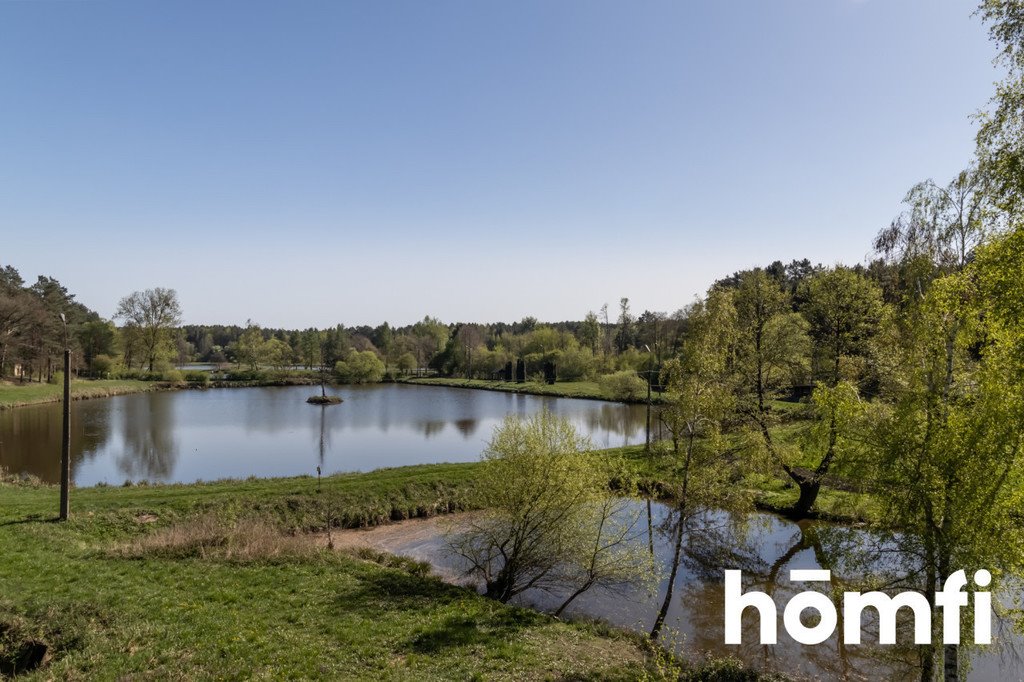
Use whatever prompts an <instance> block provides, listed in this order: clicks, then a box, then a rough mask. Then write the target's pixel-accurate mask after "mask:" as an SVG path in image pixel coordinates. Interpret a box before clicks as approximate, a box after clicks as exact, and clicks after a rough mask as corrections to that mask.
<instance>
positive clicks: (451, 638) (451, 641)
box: [409, 608, 543, 654]
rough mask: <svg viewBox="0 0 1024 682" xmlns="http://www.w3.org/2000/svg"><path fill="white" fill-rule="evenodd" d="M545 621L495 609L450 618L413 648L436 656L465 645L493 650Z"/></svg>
mask: <svg viewBox="0 0 1024 682" xmlns="http://www.w3.org/2000/svg"><path fill="white" fill-rule="evenodd" d="M542 622H543V616H541V615H540V614H536V613H532V612H530V611H526V610H523V609H515V608H509V609H499V610H493V611H491V612H490V613H487V614H481V616H479V617H476V618H470V617H468V616H450V617H449V618H446V619H445V620H444V621H443V622H442V623H441V624H439V625H437V626H436V627H431V628H425V629H423V630H422V631H420V632H419V633H418V634H417V635H416V636H415V637H413V638H412V640H411V641H410V643H409V647H410V649H412V650H413V651H414V652H416V653H418V654H436V653H439V652H441V651H443V650H444V649H448V648H450V647H462V646H472V647H477V646H484V647H486V648H488V649H492V648H496V647H499V646H503V645H506V644H508V643H509V641H510V640H512V639H513V638H514V636H515V635H517V634H518V633H519V631H521V630H523V629H524V628H528V627H532V626H534V625H539V624H541V623H542Z"/></svg>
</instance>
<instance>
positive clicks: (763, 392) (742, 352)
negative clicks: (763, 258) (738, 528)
mask: <svg viewBox="0 0 1024 682" xmlns="http://www.w3.org/2000/svg"><path fill="white" fill-rule="evenodd" d="M733 302H734V305H735V307H736V316H737V328H738V330H739V333H738V334H737V336H736V359H735V367H736V371H737V375H738V377H737V378H738V380H737V384H736V396H737V405H736V407H737V411H738V413H739V416H740V417H741V418H743V419H744V421H746V423H747V424H748V426H749V427H750V428H751V430H752V431H753V433H752V435H753V437H754V443H755V444H756V445H757V446H758V449H759V450H760V451H761V452H763V453H764V454H765V455H767V456H768V458H769V459H770V460H771V461H773V462H774V463H775V464H776V465H777V466H778V467H780V468H781V469H782V470H783V471H784V472H785V474H786V475H787V476H788V477H789V478H790V479H792V481H793V482H794V483H796V484H797V485H798V486H799V487H800V496H801V500H802V502H801V501H798V502H797V504H796V505H795V507H794V509H793V512H794V515H797V514H799V513H800V511H799V510H800V509H801V508H803V507H804V506H805V504H806V502H807V500H808V499H813V498H814V497H816V496H817V492H816V483H815V481H814V480H812V479H811V477H809V476H807V475H806V474H804V473H802V472H800V471H798V470H796V469H795V468H794V467H793V465H792V463H791V461H790V460H791V459H793V456H794V455H793V454H791V453H790V452H788V451H787V450H786V449H785V448H784V447H783V446H782V445H781V444H780V443H777V442H775V440H774V439H773V437H772V433H771V429H772V427H773V426H774V425H775V423H776V421H777V420H776V417H775V413H774V412H773V411H772V409H771V400H773V399H775V398H777V397H779V395H780V393H781V391H782V390H785V389H786V388H788V387H789V386H790V385H792V384H793V383H794V381H795V380H796V379H798V378H799V377H800V376H801V374H802V373H803V372H804V371H805V370H806V367H807V358H808V354H809V351H810V342H809V338H808V336H807V322H806V320H804V318H803V317H802V316H800V315H799V314H797V313H793V312H790V305H789V296H788V295H787V294H786V293H785V292H784V291H783V290H782V289H781V287H780V286H779V284H778V282H777V281H775V280H773V279H771V278H769V277H768V276H767V274H766V273H765V272H764V271H763V270H760V269H756V270H749V271H747V272H745V273H742V274H741V276H740V280H739V283H738V287H737V288H736V291H735V293H734V295H733Z"/></svg>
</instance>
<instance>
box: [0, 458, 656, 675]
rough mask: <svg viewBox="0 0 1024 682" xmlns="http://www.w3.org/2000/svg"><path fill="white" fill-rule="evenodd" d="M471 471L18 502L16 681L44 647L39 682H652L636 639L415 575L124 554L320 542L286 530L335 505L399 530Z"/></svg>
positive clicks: (315, 556) (1, 533)
mask: <svg viewBox="0 0 1024 682" xmlns="http://www.w3.org/2000/svg"><path fill="white" fill-rule="evenodd" d="M473 468H474V465H459V466H456V465H452V466H437V467H413V468H406V469H400V470H385V471H379V472H373V473H369V474H362V475H346V476H331V477H326V478H324V480H323V493H322V494H320V495H317V493H316V482H315V479H311V478H308V477H306V478H292V479H276V480H262V481H232V482H221V483H217V484H200V485H189V486H179V485H174V486H148V487H140V486H132V487H128V488H121V487H108V488H85V489H80V490H76V491H75V496H74V498H73V499H74V502H73V506H72V517H71V520H70V522H68V523H65V524H52V523H49V522H48V518H49V516H50V515H52V510H53V506H54V504H53V501H54V499H55V497H54V496H55V494H56V493H55V491H54V489H53V488H52V487H50V486H46V487H42V488H27V487H26V488H21V487H19V488H14V487H6V488H3V489H2V491H0V495H2V496H3V500H4V504H3V505H0V546H3V547H5V548H6V547H17V548H18V551H17V552H2V553H0V583H2V584H3V585H4V587H5V589H4V596H3V597H2V598H0V666H2V665H3V664H4V661H6V658H7V652H8V651H9V650H10V649H12V648H15V647H17V646H18V645H20V644H21V643H23V642H25V641H26V640H38V641H42V642H45V643H46V644H47V645H49V647H50V653H51V660H50V661H49V662H48V663H47V664H46V666H45V667H44V668H43V669H41V670H40V671H38V672H36V673H34V674H33V675H29V676H27V677H28V679H36V678H39V679H62V680H63V679H116V678H146V677H153V676H157V677H164V678H173V679H219V678H245V679H258V678H279V677H282V676H285V677H289V676H290V677H293V678H296V679H353V678H354V679H373V678H379V679H416V680H446V679H460V680H461V679H474V678H478V679H483V678H487V679H490V678H492V677H494V678H502V677H506V676H507V675H508V671H509V670H510V669H512V670H515V671H516V675H518V676H520V677H523V678H529V679H543V678H544V677H546V676H549V675H550V676H553V677H557V678H564V679H635V678H637V677H639V676H640V675H642V674H643V672H644V652H643V650H642V649H641V648H640V647H639V646H638V644H637V643H636V641H635V640H634V639H632V638H630V637H628V636H626V635H623V634H616V633H614V632H610V631H608V630H599V629H598V628H595V627H593V626H588V625H574V624H570V623H564V622H559V621H556V620H555V619H552V618H550V617H548V616H544V615H542V614H538V613H536V612H533V611H529V610H526V609H519V608H514V607H508V606H504V605H502V604H498V603H496V602H495V601H493V600H488V599H484V598H482V597H479V596H477V595H475V594H473V593H472V592H471V591H469V590H464V589H460V588H457V587H453V586H450V585H446V584H444V583H442V582H441V581H439V580H437V579H436V578H432V577H423V575H422V572H423V569H422V566H421V565H418V564H414V563H411V562H407V561H405V562H403V561H396V560H393V559H388V558H383V557H380V556H379V555H378V556H374V555H372V553H361V555H360V556H353V555H350V554H346V553H342V552H329V551H326V550H323V549H318V548H317V547H315V546H310V547H308V548H307V549H306V551H304V552H301V553H295V554H289V555H283V556H277V557H274V556H267V557H263V558H260V557H258V556H257V557H252V558H251V559H248V560H246V561H236V560H231V559H228V558H224V557H223V556H222V554H223V552H219V551H210V552H206V553H205V556H202V555H201V553H194V552H193V553H192V554H191V556H188V557H186V558H176V557H175V556H174V552H169V553H167V554H168V555H167V556H163V557H161V556H158V554H159V553H152V552H146V553H144V554H142V555H141V556H140V558H131V557H130V556H124V555H123V554H122V552H119V551H118V549H119V548H121V547H124V546H133V545H134V544H135V543H136V542H142V543H145V542H146V541H147V540H148V542H149V543H150V544H151V545H152V543H153V542H154V540H155V539H157V538H159V537H160V536H161V535H162V534H165V533H169V532H170V529H172V528H182V527H188V526H190V525H191V524H192V523H193V522H194V521H196V520H197V519H202V518H204V517H208V516H209V515H210V514H215V515H216V517H217V518H218V519H221V520H222V522H223V524H224V525H225V526H228V527H237V526H238V522H239V521H240V520H241V519H250V518H258V519H260V520H261V521H262V523H263V525H265V526H274V527H276V528H278V529H279V530H281V531H283V532H284V533H285V538H287V539H289V540H291V541H293V542H307V541H311V540H312V538H305V537H302V536H300V535H296V536H290V535H287V531H288V530H289V528H291V527H292V523H291V521H290V520H289V519H292V518H293V517H285V518H282V519H280V520H279V519H278V518H277V514H279V513H280V514H289V513H294V512H290V511H289V510H291V509H292V507H298V508H301V509H303V510H308V513H309V524H308V525H309V527H316V526H315V525H314V524H316V523H319V524H320V527H321V528H322V524H323V522H324V521H323V520H324V518H325V514H324V510H325V503H329V504H335V503H343V502H344V503H345V504H348V505H351V506H350V507H347V510H348V512H347V517H348V518H351V519H357V518H364V519H373V520H374V522H386V521H387V520H388V519H390V518H392V516H391V514H390V512H389V511H387V512H386V511H384V510H386V509H388V505H389V501H390V500H393V501H394V502H395V503H396V504H397V505H398V508H400V509H401V510H402V511H403V513H405V512H406V511H407V510H416V509H418V508H422V509H434V508H435V507H434V505H435V504H436V503H437V502H438V500H445V499H450V498H446V495H447V491H450V490H451V489H452V488H453V487H460V488H461V487H462V486H463V484H464V483H465V482H466V479H467V474H469V473H470V472H471V471H472V470H473ZM154 517H155V521H153V522H152V523H144V522H141V521H140V520H139V519H140V518H154ZM306 525H307V524H306V523H305V522H301V523H299V522H296V524H295V526H296V527H306ZM228 542H231V539H230V538H228ZM311 544H312V543H311ZM143 546H145V544H144V545H143ZM128 554H130V553H128ZM340 643H341V644H343V645H340ZM12 645H14V646H12Z"/></svg>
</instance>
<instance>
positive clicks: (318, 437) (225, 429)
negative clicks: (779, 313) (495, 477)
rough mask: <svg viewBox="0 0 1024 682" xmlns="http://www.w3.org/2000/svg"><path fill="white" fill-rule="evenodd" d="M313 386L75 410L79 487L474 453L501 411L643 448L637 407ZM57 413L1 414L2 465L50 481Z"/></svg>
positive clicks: (54, 472)
mask: <svg viewBox="0 0 1024 682" xmlns="http://www.w3.org/2000/svg"><path fill="white" fill-rule="evenodd" d="M317 392H319V387H311V386H288V387H267V388H211V389H204V390H184V391H167V392H157V393H140V394H135V395H126V396H118V397H114V398H102V399H95V400H84V401H76V402H74V403H72V434H71V450H72V477H73V479H74V481H75V483H76V484H77V485H79V486H88V485H95V484H96V483H100V482H106V483H110V484H120V483H123V482H124V481H126V480H130V481H140V480H147V481H151V482H165V483H169V482H184V483H189V482H193V481H196V480H206V481H209V480H216V479H221V478H246V477H249V476H258V477H269V476H295V475H300V474H315V473H316V468H317V466H320V467H321V469H322V470H323V472H324V473H325V474H327V473H334V472H341V471H368V470H371V469H377V468H380V467H394V466H404V465H407V464H426V463H435V462H469V461H475V460H476V459H478V458H479V456H480V452H481V450H483V448H484V444H485V443H486V441H487V440H488V439H489V438H490V436H491V433H492V432H493V429H494V427H495V426H496V425H497V424H498V423H499V422H500V421H501V419H502V418H504V417H505V415H507V414H518V415H530V414H534V413H536V412H539V411H541V410H544V409H547V410H550V411H551V412H554V413H556V414H560V415H564V416H566V417H568V418H569V419H571V420H572V422H573V423H574V424H575V425H576V426H577V428H579V429H580V430H581V431H582V432H583V433H586V434H588V435H589V436H590V437H591V439H592V440H593V442H594V445H595V446H596V447H602V448H605V447H617V446H620V445H629V444H635V443H642V442H643V441H644V434H645V431H644V429H645V411H644V410H645V408H644V407H643V406H638V405H623V404H620V403H609V402H601V401H595V400H575V399H569V398H553V397H547V396H544V397H542V396H532V395H520V394H512V393H500V392H496V391H481V390H473V389H462V388H446V387H440V386H412V385H407V384H380V385H373V386H345V387H339V388H338V389H336V390H335V392H336V393H337V394H338V395H340V396H342V397H343V398H344V400H345V402H344V403H342V404H341V405H333V406H328V407H318V406H314V405H308V404H306V402H305V400H306V398H307V397H309V396H310V395H312V394H314V393H317ZM60 436H61V406H60V404H58V403H54V404H47V405H34V406H29V407H19V408H15V409H12V410H4V411H0V466H2V467H4V468H6V469H7V470H8V471H10V472H12V473H15V474H20V473H27V474H33V475H35V476H38V477H39V478H41V479H42V480H44V481H47V482H51V483H55V482H57V481H59V478H60Z"/></svg>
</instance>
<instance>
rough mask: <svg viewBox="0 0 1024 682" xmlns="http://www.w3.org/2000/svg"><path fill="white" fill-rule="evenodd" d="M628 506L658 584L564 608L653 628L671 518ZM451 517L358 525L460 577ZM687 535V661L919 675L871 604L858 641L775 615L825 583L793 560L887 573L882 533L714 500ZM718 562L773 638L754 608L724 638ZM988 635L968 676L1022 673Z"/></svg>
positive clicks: (844, 577) (551, 598)
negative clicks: (740, 577) (451, 546)
mask: <svg viewBox="0 0 1024 682" xmlns="http://www.w3.org/2000/svg"><path fill="white" fill-rule="evenodd" d="M635 504H636V508H635V509H636V510H637V511H638V512H639V516H638V518H639V523H638V526H637V527H638V529H639V532H638V537H637V539H638V541H639V542H641V543H642V544H643V545H645V546H646V545H647V544H648V542H650V544H651V545H652V546H653V551H654V555H655V557H656V564H657V565H659V566H660V568H661V572H660V575H661V581H660V583H658V584H656V585H654V586H639V585H636V586H628V585H627V586H625V587H624V588H623V589H621V590H616V591H615V592H614V593H609V592H603V593H602V592H597V591H593V592H589V593H585V594H584V595H583V596H581V597H580V598H579V599H577V600H576V601H575V602H573V604H572V605H571V606H570V607H569V608H568V609H567V610H566V612H565V614H564V615H565V616H567V617H577V618H578V617H584V618H598V619H601V620H605V621H607V622H610V623H612V624H614V625H617V626H620V627H625V628H630V629H633V630H636V631H638V632H649V631H650V629H651V626H652V625H653V624H654V619H655V617H656V615H657V613H658V609H659V608H660V607H661V604H662V602H663V601H664V599H665V593H666V591H667V589H668V575H669V568H670V566H671V563H672V561H673V558H674V555H675V551H674V549H675V544H674V538H675V536H674V534H673V528H674V527H675V525H674V524H675V522H676V518H675V515H674V514H673V513H672V511H671V510H670V509H669V508H668V507H666V506H665V505H662V504H659V503H656V502H655V503H652V504H651V506H650V509H651V516H650V519H651V523H650V528H651V533H650V536H648V531H647V528H648V526H647V518H646V508H645V505H644V503H642V502H637V503H635ZM451 523H452V522H450V521H447V520H446V519H438V520H432V521H428V522H423V523H417V522H415V521H413V522H407V523H402V524H396V525H393V526H385V527H382V528H378V529H374V530H372V531H369V532H366V537H367V540H368V544H370V545H371V546H375V547H377V548H378V549H381V550H384V551H388V552H392V553H395V554H402V555H405V556H409V557H412V558H415V559H418V560H421V561H429V562H430V563H431V564H433V565H434V567H435V570H436V571H437V572H438V573H439V574H440V575H442V576H444V577H445V578H446V579H450V580H453V581H457V582H459V581H461V580H462V576H463V575H464V569H465V565H464V564H462V563H461V560H458V559H456V558H454V557H452V556H451V554H450V552H449V551H448V550H447V544H446V542H445V539H444V535H445V533H446V532H450V531H449V530H448V529H449V528H450V524H451ZM456 528H457V525H456ZM354 532H355V533H360V534H361V533H364V532H363V531H354ZM684 537H686V538H687V540H686V542H684V545H683V552H682V553H681V562H680V568H679V572H678V573H677V575H676V581H675V584H674V587H673V594H672V598H671V601H670V607H669V611H668V615H667V618H666V621H665V629H664V631H663V636H662V641H663V642H664V643H666V645H669V646H672V647H674V648H676V649H677V650H678V651H680V652H681V653H683V654H684V655H685V656H686V657H688V658H689V659H691V660H695V659H699V658H700V657H701V656H703V655H706V654H713V655H715V656H732V657H735V658H739V659H741V660H743V661H744V662H745V663H746V664H748V665H751V666H753V667H756V668H759V669H763V670H774V671H779V672H783V673H785V674H787V675H789V676H792V677H794V678H796V679H811V680H821V679H828V680H830V679H844V680H882V679H885V680H890V679H892V680H899V679H918V676H919V673H917V671H916V669H913V668H911V666H910V665H909V661H910V660H911V657H912V656H913V653H912V652H908V651H906V650H902V651H901V650H900V649H899V648H897V647H881V646H879V645H877V644H873V643H872V642H877V623H873V622H871V620H870V615H871V613H872V610H871V609H868V610H867V612H866V613H865V616H864V621H865V625H864V630H863V640H862V641H863V642H864V644H862V645H859V646H853V645H844V644H842V643H841V640H842V637H841V636H840V635H838V634H835V635H833V636H832V638H831V639H829V640H826V641H825V642H823V643H821V644H819V645H815V646H805V645H802V644H797V643H795V642H793V641H792V639H790V638H789V636H788V635H787V634H786V632H785V630H784V628H783V624H782V613H783V610H784V608H785V605H786V603H787V602H788V601H789V600H790V599H791V598H792V597H793V596H794V595H795V594H797V593H798V592H802V591H804V590H807V589H822V588H820V587H815V585H814V584H812V583H795V584H793V583H790V581H789V571H790V570H792V569H816V568H828V569H829V570H831V571H832V575H833V581H834V582H836V583H838V582H840V581H841V582H843V584H844V588H843V589H861V588H859V587H857V580H858V579H859V578H858V576H859V575H863V572H864V570H865V568H864V567H863V566H868V568H867V569H866V570H869V571H870V572H871V573H872V574H873V575H876V576H877V575H881V574H883V573H884V571H885V568H886V566H884V565H882V562H881V560H880V559H878V558H877V557H878V556H879V555H878V554H876V553H875V551H874V550H877V549H878V548H879V543H878V542H877V539H876V538H874V537H873V536H872V535H871V534H869V533H867V532H865V531H863V530H860V529H856V528H849V527H844V526H841V525H836V524H828V523H823V522H815V523H808V522H803V523H801V524H796V523H793V522H791V521H788V520H785V519H782V518H780V517H777V516H774V515H771V514H760V513H755V514H748V515H745V516H734V515H730V514H727V513H725V512H722V511H717V510H712V511H708V512H705V513H703V514H701V515H698V516H696V517H694V518H692V519H691V520H690V521H689V522H688V525H687V526H686V533H685V536H684ZM882 548H884V545H882ZM883 555H885V553H883ZM843 556H846V557H849V558H856V559H859V560H866V561H868V563H866V564H863V565H862V567H861V569H860V570H859V571H858V570H857V569H854V568H851V565H852V563H853V562H852V561H849V560H845V559H843V558H842V557H843ZM865 557H867V559H865ZM726 568H738V569H741V570H743V572H744V590H745V591H746V590H749V589H757V590H761V591H763V592H766V593H768V594H771V595H772V596H773V598H774V600H775V602H776V604H777V611H778V620H779V622H778V633H779V643H778V644H777V645H774V646H762V645H760V644H758V643H757V634H758V629H757V628H758V627H759V626H758V620H757V618H756V615H755V614H754V612H753V609H748V610H747V612H745V613H744V619H743V641H744V642H745V643H744V644H741V645H729V646H727V645H725V644H724V620H725V618H724V587H723V578H724V573H723V571H724V569H726ZM838 597H839V595H838V594H836V595H833V598H834V600H835V601H836V602H837V605H838V606H837V610H838V611H839V613H842V607H841V601H839V598H838ZM564 598H565V595H559V594H555V595H552V594H548V593H545V592H540V591H537V590H533V591H528V592H526V593H524V594H523V595H521V596H520V597H519V598H517V599H518V603H520V604H522V605H525V606H532V607H535V608H539V609H541V610H548V611H552V610H554V609H555V608H557V606H558V605H559V604H560V603H561V602H562V601H563V599H564ZM1004 601H1007V602H1008V601H1009V600H1008V599H1004ZM838 632H840V630H839V629H838V628H837V633H838ZM908 635H909V633H901V634H900V635H899V636H898V637H899V641H910V637H909V636H908ZM992 635H993V642H994V644H993V646H992V647H991V648H989V649H987V650H985V651H980V652H979V651H976V652H975V653H974V654H973V655H972V660H971V665H972V669H971V672H970V674H969V675H968V676H967V679H969V680H976V681H981V680H1006V681H1009V680H1022V679H1024V662H1022V660H1021V658H1020V655H1019V653H1024V642H1022V641H1021V637H1020V636H1019V635H1017V634H1014V633H1013V631H1012V626H1011V624H1010V622H1009V621H1005V620H1001V619H1000V618H998V616H997V617H996V619H995V622H994V623H993V628H992Z"/></svg>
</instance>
